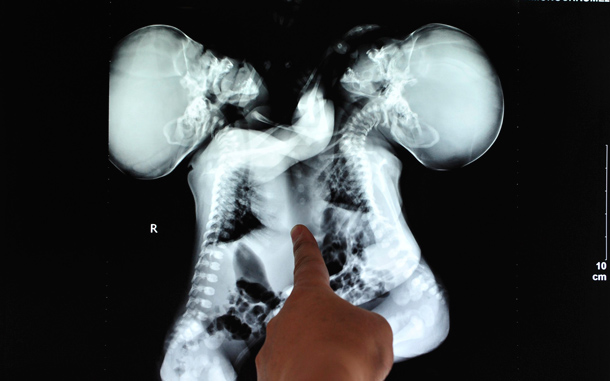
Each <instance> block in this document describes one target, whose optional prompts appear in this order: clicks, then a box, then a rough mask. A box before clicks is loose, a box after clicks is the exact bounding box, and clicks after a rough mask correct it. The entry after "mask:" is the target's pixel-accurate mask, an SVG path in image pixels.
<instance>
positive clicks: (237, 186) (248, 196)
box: [218, 170, 264, 243]
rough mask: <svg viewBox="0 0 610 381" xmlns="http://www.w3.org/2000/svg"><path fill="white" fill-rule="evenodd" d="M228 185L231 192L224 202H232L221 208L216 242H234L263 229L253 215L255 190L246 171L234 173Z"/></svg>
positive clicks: (255, 199)
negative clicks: (221, 215) (220, 222)
mask: <svg viewBox="0 0 610 381" xmlns="http://www.w3.org/2000/svg"><path fill="white" fill-rule="evenodd" d="M229 184H230V186H231V187H233V192H231V193H230V197H228V198H227V199H226V201H225V202H232V201H233V202H234V204H232V205H230V204H229V205H227V206H226V207H225V208H223V209H224V210H223V213H224V214H223V218H222V224H221V226H220V235H219V237H218V241H219V242H222V243H229V242H234V241H237V240H239V239H240V238H242V237H243V236H245V235H246V234H248V233H250V232H252V231H255V230H258V229H261V228H263V226H264V225H263V223H262V222H261V221H260V220H259V218H258V217H257V216H256V215H255V214H254V210H253V203H256V201H257V197H258V196H257V194H256V190H255V189H254V185H253V184H252V181H251V179H250V177H249V173H248V171H246V170H241V171H236V172H235V173H234V174H233V176H232V178H231V179H230V180H229Z"/></svg>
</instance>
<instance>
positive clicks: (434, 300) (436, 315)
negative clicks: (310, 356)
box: [109, 24, 503, 381]
mask: <svg viewBox="0 0 610 381" xmlns="http://www.w3.org/2000/svg"><path fill="white" fill-rule="evenodd" d="M372 30H376V27H374V26H365V27H358V29H357V30H356V31H354V30H353V31H351V32H350V33H351V34H364V33H368V31H372ZM350 33H348V36H349V35H350ZM339 45H340V46H341V48H340V49H339V48H338V46H339ZM348 49H350V46H349V44H348V43H344V44H338V45H337V47H336V49H334V51H335V53H338V54H346V52H347V50H348ZM360 52H361V54H360V55H358V54H357V53H354V54H352V55H351V56H352V57H354V59H353V61H352V62H351V63H350V64H349V67H347V68H346V69H345V70H342V71H341V77H340V78H337V79H338V81H333V82H335V83H338V85H337V86H340V91H342V92H343V95H344V96H343V97H342V100H339V99H327V98H326V96H325V94H327V93H325V90H326V89H324V88H323V87H322V85H321V83H323V81H321V80H320V76H322V75H324V73H323V72H321V71H323V68H324V66H323V65H321V66H320V70H319V71H317V72H316V75H312V77H311V78H310V80H309V81H308V85H307V86H306V88H305V89H304V90H303V92H302V94H301V99H300V101H299V103H298V105H297V107H296V109H295V110H294V117H293V122H292V125H281V124H278V123H275V122H273V121H272V120H270V119H269V118H268V117H267V116H266V114H265V112H264V111H263V110H265V107H263V106H265V102H266V100H267V99H266V97H267V90H266V89H265V86H264V84H263V78H261V76H260V75H259V74H258V73H257V72H256V71H255V70H254V68H253V67H252V66H251V65H249V64H247V63H246V62H238V61H236V60H233V59H231V58H227V57H221V56H220V55H217V54H215V53H212V52H210V51H209V50H206V49H204V47H203V46H202V45H200V44H199V43H197V42H195V41H193V40H191V39H190V38H188V37H187V36H185V35H184V34H183V33H182V32H180V31H179V30H177V29H175V28H172V27H168V26H161V25H157V26H150V27H146V28H143V29H140V30H137V31H135V32H134V33H132V34H131V35H129V36H127V37H126V38H125V39H124V40H123V41H122V42H121V43H120V44H119V46H118V47H117V49H116V52H115V56H114V59H113V61H112V65H111V73H110V109H109V114H110V122H109V150H110V159H111V161H112V162H113V163H114V164H115V165H116V166H117V167H118V168H119V169H120V170H121V171H123V172H125V173H126V174H129V175H132V176H135V177H137V178H156V177H160V176H164V175H167V174H168V173H170V172H171V171H172V170H173V169H174V168H175V167H176V166H177V165H178V164H179V163H180V161H181V160H183V159H184V158H185V157H187V155H191V162H190V165H191V166H192V171H191V172H190V173H189V175H188V176H189V177H188V182H189V185H190V187H191V190H192V192H193V194H194V197H195V204H196V213H197V228H198V235H197V241H196V243H195V254H196V264H195V268H194V272H193V278H192V286H191V290H190V293H189V295H188V301H187V303H186V307H185V310H184V312H183V314H182V316H181V318H180V319H178V321H177V322H176V324H175V326H174V328H173V329H172V331H171V334H170V337H169V340H168V343H167V349H166V354H165V359H164V362H163V365H162V367H161V375H162V378H163V379H164V380H166V381H167V380H234V379H235V378H236V377H237V374H238V373H239V371H240V366H241V364H243V361H244V359H245V358H246V357H247V356H248V355H250V348H251V347H253V346H254V345H255V344H256V343H257V342H260V341H261V340H263V339H264V335H265V327H266V324H267V323H268V322H269V320H270V319H271V318H272V317H273V316H275V315H276V314H277V313H278V312H279V310H280V309H281V308H282V305H283V303H284V301H285V300H286V298H287V297H288V296H289V295H290V292H291V290H292V270H293V266H294V264H293V256H292V253H291V252H292V245H291V241H290V235H289V231H290V229H291V228H292V227H293V226H294V225H295V224H297V223H301V224H305V225H307V226H308V227H309V228H310V230H311V231H312V232H313V233H314V235H315V237H316V239H317V240H318V243H319V245H320V249H321V252H322V255H323V257H324V260H325V263H326V265H327V267H328V270H329V273H330V275H331V277H330V285H331V287H332V289H333V290H334V291H335V292H336V293H337V294H338V295H339V296H341V297H342V298H344V299H346V300H348V301H349V302H351V303H353V304H355V305H358V306H360V307H362V308H366V309H369V310H372V311H375V312H377V313H379V314H381V315H382V316H384V317H385V318H386V319H387V320H388V321H389V323H390V325H391V327H392V330H393V332H394V354H395V359H396V361H399V360H402V359H406V358H411V357H414V356H418V355H420V354H423V353H426V352H428V351H430V350H432V349H434V348H435V347H437V346H438V345H439V344H440V343H441V342H442V341H443V340H444V339H445V337H446V336H447V334H448V330H449V317H448V308H447V305H446V302H445V298H444V294H443V291H442V290H441V289H440V288H439V286H438V285H437V282H436V280H435V277H434V275H433V274H432V272H431V271H430V269H429V268H428V266H427V265H426V264H425V262H424V260H423V258H421V255H420V250H419V247H418V245H417V243H416V242H415V239H414V237H413V235H412V234H411V232H410V230H409V228H408V227H407V225H406V222H405V219H404V216H403V215H402V211H401V203H402V200H401V199H400V193H399V190H398V180H399V177H400V174H401V164H400V161H399V160H398V159H397V158H396V157H395V156H394V155H393V153H392V151H391V150H390V149H389V148H388V144H386V141H387V142H389V143H391V144H398V145H400V146H402V147H404V148H406V149H407V150H408V151H409V152H411V153H412V154H413V155H414V156H415V157H416V158H417V160H419V161H420V162H421V163H423V164H424V165H426V166H427V167H430V168H433V169H439V170H445V169H451V168H455V167H460V166H464V165H467V164H468V163H470V162H472V161H474V160H476V159H477V158H479V157H480V156H481V155H483V154H484V153H485V151H486V150H487V149H488V148H489V147H490V146H491V145H492V144H493V142H494V140H495V139H496V137H497V136H498V133H499V130H500V126H501V122H502V117H503V96H502V89H501V86H500V81H499V79H498V78H497V76H496V75H495V72H494V70H493V68H492V67H491V65H490V63H489V61H488V59H487V58H486V56H485V54H484V52H483V50H482V48H481V47H480V46H479V45H478V44H477V43H476V42H475V41H474V40H473V39H472V38H471V37H470V36H468V35H467V34H466V33H464V32H463V31H461V30H458V29H456V28H453V27H450V26H446V25H440V24H431V25H427V26H424V27H422V28H420V29H418V30H417V31H415V32H413V33H412V34H411V35H409V36H408V37H407V38H406V39H404V40H392V41H390V42H387V40H386V43H385V44H384V45H383V46H376V47H375V48H370V49H368V50H362V49H361V50H360ZM333 54H334V53H333ZM334 69H336V68H334ZM327 82H328V81H327ZM327 82H324V83H327ZM333 94H335V93H333ZM227 107H231V108H232V110H233V111H236V112H232V113H231V114H232V115H231V116H230V117H229V116H228V115H226V114H225V111H226V110H227ZM335 111H337V112H335ZM236 115H237V117H236ZM253 123H255V124H256V126H257V127H256V128H252V127H250V125H251V124H253ZM261 126H264V127H265V128H261Z"/></svg>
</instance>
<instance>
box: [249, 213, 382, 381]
mask: <svg viewBox="0 0 610 381" xmlns="http://www.w3.org/2000/svg"><path fill="white" fill-rule="evenodd" d="M291 236H292V242H293V246H294V262H295V266H294V289H293V290H292V293H291V294H290V296H289V297H288V299H287V300H286V302H285V304H284V306H283V307H282V309H281V310H280V312H279V313H278V314H277V316H275V317H274V318H273V319H271V321H270V322H269V324H267V337H266V339H265V344H264V345H263V347H262V348H261V350H260V352H259V354H258V356H257V357H256V370H257V376H258V380H259V381H284V380H285V381H310V380H315V381H324V380H332V381H343V380H345V381H360V380H362V381H377V380H383V379H385V378H386V377H387V375H388V374H389V372H390V369H391V368H392V363H393V359H394V356H393V352H392V329H391V328H390V325H389V323H388V322H387V321H386V320H385V319H384V318H383V317H382V316H381V315H379V314H376V313H374V312H370V311H367V310H364V309H362V308H359V307H356V306H354V305H352V304H350V303H349V302H347V301H345V300H343V299H341V298H340V297H339V296H337V295H336V294H335V293H334V292H333V290H332V289H331V288H330V284H329V275H328V270H327V269H326V266H325V264H324V260H323V259H322V255H321V253H320V250H319V248H318V244H317V242H316V240H315V238H314V237H313V235H312V234H311V232H310V231H309V230H308V229H307V228H306V227H305V226H303V225H297V226H295V227H294V228H293V229H292V232H291Z"/></svg>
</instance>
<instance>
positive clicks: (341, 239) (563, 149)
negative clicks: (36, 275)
mask: <svg viewBox="0 0 610 381" xmlns="http://www.w3.org/2000/svg"><path fill="white" fill-rule="evenodd" d="M608 7H609V6H608V5H607V4H603V3H602V2H599V3H595V2H578V3H574V2H572V4H569V5H567V4H563V3H562V4H559V3H558V2H538V1H520V2H514V1H501V2H493V3H492V2H484V1H478V2H461V1H454V2H449V1H426V2H424V1H416V2H408V3H405V2H393V1H378V2H369V3H362V2H357V3H352V2H343V1H341V2H326V3H324V2H321V1H310V0H292V1H290V0H277V1H270V2H264V3H260V4H259V3H256V2H237V3H235V2H225V3H223V2H213V3H211V2H183V3H180V2H178V3H171V2H167V4H155V5H154V6H149V5H148V4H144V3H140V2H133V3H132V2H129V1H123V2H113V3H112V4H111V6H110V8H111V10H112V12H111V14H110V16H109V20H110V23H109V24H110V27H109V29H108V34H109V36H108V37H109V47H108V60H109V66H108V84H109V87H108V91H109V92H108V94H109V97H108V158H109V162H110V163H111V165H110V166H109V169H108V178H109V180H108V200H109V218H110V220H109V223H110V224H111V225H112V226H113V227H114V229H113V233H112V235H111V236H110V237H109V239H110V240H111V241H112V242H113V245H112V246H113V247H114V251H113V252H112V253H108V261H107V270H108V274H109V275H108V282H107V285H108V291H107V292H108V296H109V298H108V301H107V306H108V307H109V308H108V312H107V314H108V315H109V316H111V317H112V319H110V321H111V322H110V323H108V326H107V332H109V338H110V339H109V343H110V344H111V347H112V349H110V351H111V352H112V356H111V358H112V359H113V361H111V362H110V363H109V365H108V369H107V370H106V372H107V374H108V375H109V376H110V378H111V379H123V378H122V377H127V376H126V375H132V374H134V375H135V374H138V375H141V374H144V375H146V378H147V379H161V380H163V381H178V380H182V381H186V380H189V381H190V380H193V381H195V380H197V381H206V380H210V381H233V380H254V379H256V369H255V365H254V359H255V357H256V354H257V352H258V350H259V349H260V347H261V346H262V344H263V343H264V340H265V330H266V324H267V323H268V322H269V321H270V320H271V319H272V318H273V317H274V316H275V315H276V314H277V313H278V312H279V311H280V310H281V308H282V306H283V304H284V302H285V300H286V298H287V297H288V296H289V295H290V293H291V290H292V270H293V267H294V264H293V256H292V247H291V241H290V235H289V232H290V229H291V228H292V227H293V226H294V225H295V224H304V225H306V226H308V227H309V229H310V230H311V231H312V233H313V234H314V236H315V238H316V240H317V241H318V244H319V246H320V250H321V252H322V256H323V258H324V261H325V263H326V265H327V268H328V270H329V274H330V286H331V287H332V289H333V290H334V291H335V293H336V294H337V295H339V296H341V297H342V298H344V299H345V300H347V301H349V302H350V303H352V304H354V305H356V306H359V307H361V308H364V309H367V310H370V311H374V312H377V313H379V314H381V315H382V316H383V317H385V318H386V319H387V320H388V322H389V323H390V325H391V327H392V331H393V334H394V336H393V338H394V343H393V351H394V358H395V364H394V368H393V370H392V372H391V373H390V376H389V377H388V380H404V379H407V378H422V377H426V378H427V379H438V380H440V379H446V378H448V377H451V376H453V375H458V374H459V375H463V376H464V377H467V378H470V379H498V380H520V379H527V380H533V379H560V378H561V377H559V378H557V377H558V376H557V375H565V374H570V375H572V376H570V377H569V379H591V380H594V379H595V380H597V379H600V380H601V379H603V377H604V376H606V377H607V376H608V375H609V371H608V366H607V363H606V365H603V364H602V362H603V360H602V358H604V354H605V356H606V357H605V358H606V360H607V355H608V343H607V338H608V334H607V333H606V331H607V330H605V326H602V325H601V324H600V322H601V320H600V319H601V318H603V317H604V316H605V317H608V306H607V302H606V305H605V306H604V305H603V303H602V301H601V300H599V298H600V297H601V295H602V293H605V295H607V286H606V284H607V283H606V272H605V270H606V267H605V263H606V260H607V249H606V252H605V251H604V239H605V237H604V234H603V232H602V231H601V230H600V229H601V228H600V226H603V224H604V221H605V220H604V216H605V215H604V210H603V205H604V202H605V201H604V200H607V192H606V193H604V185H603V181H604V168H606V176H607V142H608V129H609V128H610V119H609V116H608V115H609V113H608V106H607V104H608V100H609V97H608V88H609V87H608V85H609V83H608V74H607V70H606V69H607V67H608V63H609V60H608V50H609V48H610V40H609V39H608V33H607V32H608V27H607V26H604V22H603V21H602V20H603V18H602V17H600V15H601V14H605V15H606V16H608V15H609V14H610V13H609V8H608ZM606 24H607V19H606ZM594 59H597V60H598V62H595V61H592V60H594ZM604 155H606V156H604ZM604 157H605V158H606V159H605V160H606V164H605V165H606V167H604ZM575 179H579V180H575ZM606 182H607V180H606ZM604 196H605V197H606V199H604ZM585 199H587V200H588V201H585ZM584 216H587V217H584ZM606 216H607V215H606ZM558 221H564V223H563V224H562V223H559V222H558ZM575 221H580V222H578V223H577V222H575ZM579 224H581V225H579ZM577 226H580V228H578V227H577ZM583 232H585V233H583ZM568 247H569V249H568ZM606 247H607V246H606ZM566 263H570V265H567V264H566ZM564 266H567V268H573V267H577V268H579V270H578V271H576V272H569V271H570V270H566V269H565V268H564ZM575 294H579V295H582V299H581V298H580V297H578V296H576V295H575ZM564 301H565V305H563V303H564ZM590 330H603V331H604V332H591V331H590ZM303 334H304V335H306V334H307V332H303ZM555 343H556V344H555ZM575 343H578V345H575ZM598 360H599V363H598ZM575 364H579V365H578V366H576V365H575ZM575 369H578V370H579V371H578V372H576V371H575ZM575 372H576V373H575ZM574 377H575V378H574Z"/></svg>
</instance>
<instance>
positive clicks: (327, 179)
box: [319, 156, 369, 213]
mask: <svg viewBox="0 0 610 381" xmlns="http://www.w3.org/2000/svg"><path fill="white" fill-rule="evenodd" d="M354 172H355V171H354V168H352V166H351V165H350V163H349V162H348V160H347V159H346V158H345V157H343V156H339V157H337V158H335V159H333V162H332V164H331V165H330V166H329V167H328V168H327V170H326V171H324V172H323V173H322V174H321V175H320V178H319V180H320V181H321V182H322V183H323V184H325V186H326V188H327V189H326V190H327V192H328V193H327V194H326V195H325V197H324V201H326V202H328V203H329V204H331V205H334V206H337V207H339V208H342V209H346V210H352V211H360V212H362V213H366V212H368V211H369V206H368V204H367V201H366V198H365V197H364V194H362V185H361V183H360V179H358V178H357V176H355V174H354Z"/></svg>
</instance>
